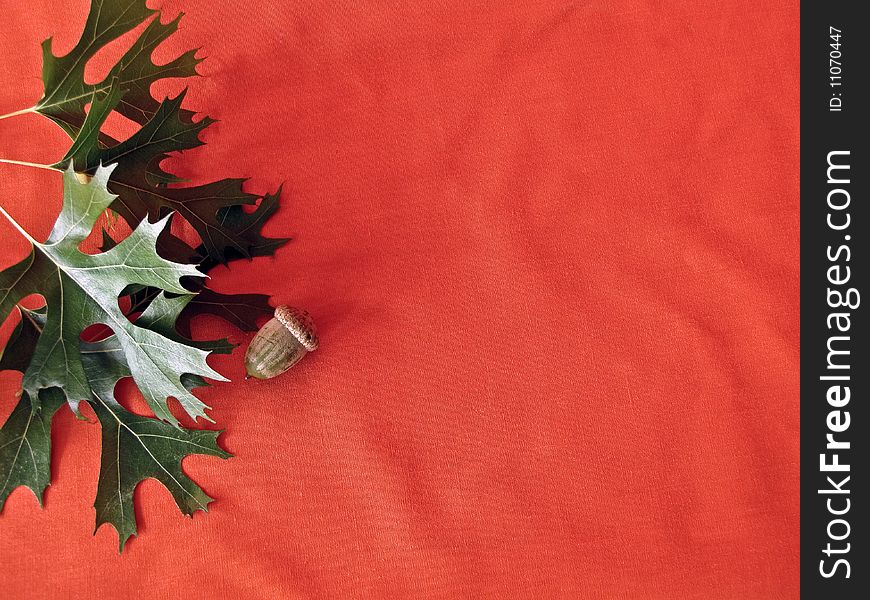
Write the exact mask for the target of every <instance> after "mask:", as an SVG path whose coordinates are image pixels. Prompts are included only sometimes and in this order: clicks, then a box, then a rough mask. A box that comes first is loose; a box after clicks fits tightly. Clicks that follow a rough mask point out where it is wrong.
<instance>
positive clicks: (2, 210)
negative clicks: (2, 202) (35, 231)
mask: <svg viewBox="0 0 870 600" xmlns="http://www.w3.org/2000/svg"><path fill="white" fill-rule="evenodd" d="M0 213H2V214H3V216H4V217H6V220H7V221H9V222H10V223H12V226H13V227H14V228H15V229H17V230H18V233H20V234H21V235H23V236H24V237H25V238H27V240H28V241H30V243H31V244H33V245H34V246H37V245H39V242H37V241H36V240H35V239H33V238H32V237H31V236H30V234H29V233H27V231H25V229H24V228H23V227H22V226H21V225H19V224H18V221H16V220H15V219H13V218H12V215H10V214H9V213H8V212H6V209H5V208H3V207H2V206H0Z"/></svg>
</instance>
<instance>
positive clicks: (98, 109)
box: [56, 80, 287, 263]
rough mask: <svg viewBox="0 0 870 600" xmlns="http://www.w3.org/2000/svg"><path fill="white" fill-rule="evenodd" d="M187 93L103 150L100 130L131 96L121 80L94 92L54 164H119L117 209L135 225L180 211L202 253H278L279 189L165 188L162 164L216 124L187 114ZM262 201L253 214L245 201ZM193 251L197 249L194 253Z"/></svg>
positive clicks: (224, 257)
mask: <svg viewBox="0 0 870 600" xmlns="http://www.w3.org/2000/svg"><path fill="white" fill-rule="evenodd" d="M184 95H185V92H182V93H180V94H179V95H178V96H177V97H175V98H167V99H166V100H164V101H163V102H161V103H160V105H159V107H158V108H157V111H156V113H155V114H154V115H153V117H152V118H150V119H149V120H148V121H147V122H146V123H145V124H144V125H142V127H141V128H140V129H139V130H138V131H137V132H136V133H134V134H133V135H132V136H130V138H128V139H127V140H125V141H123V142H120V143H118V144H116V145H114V146H110V147H108V148H104V147H102V146H101V145H100V144H99V133H100V128H101V127H102V124H103V122H104V121H105V119H106V117H107V116H108V115H109V114H110V113H111V112H112V110H113V108H114V107H115V106H116V105H117V104H118V102H120V101H121V99H122V98H123V97H126V96H125V94H124V93H123V92H122V91H121V89H120V87H119V82H118V81H117V80H116V81H115V82H113V85H112V86H111V88H110V89H109V91H108V92H107V93H106V94H104V95H103V96H101V97H96V96H95V97H94V99H93V104H92V106H91V109H90V111H89V112H88V115H87V118H86V119H85V121H84V124H83V125H82V128H81V132H80V134H79V135H78V136H77V137H76V138H75V140H74V142H73V145H72V147H71V148H70V149H69V151H68V152H67V154H66V156H64V158H63V159H61V161H60V162H59V163H58V164H57V165H56V166H58V167H61V166H66V165H69V164H70V163H72V164H73V165H74V167H75V169H76V170H77V171H79V172H85V173H92V172H93V171H94V170H95V169H96V168H97V167H98V166H99V165H101V164H102V165H116V168H115V169H114V171H113V172H112V177H111V179H110V181H109V190H110V191H111V192H113V193H114V194H117V196H118V199H117V200H115V202H113V203H112V210H114V211H115V212H116V213H118V214H119V215H121V216H122V217H123V218H124V220H125V221H127V223H129V224H130V226H131V227H135V226H136V225H137V224H138V223H140V222H141V221H142V220H144V219H146V218H148V217H151V218H152V219H157V218H160V217H161V216H163V215H164V214H166V213H167V212H170V211H175V212H177V213H178V215H179V216H181V217H182V218H183V219H184V220H186V221H187V222H188V223H190V224H191V226H193V228H194V229H195V230H196V232H197V234H198V235H199V237H200V240H202V249H203V250H204V253H203V256H202V258H208V259H210V260H212V261H214V262H216V263H224V262H227V261H228V260H229V259H231V258H238V257H244V258H251V257H252V256H264V255H270V254H273V253H274V252H275V250H276V249H277V248H278V247H279V246H281V245H282V244H284V243H286V242H287V240H286V239H282V238H275V239H272V238H266V237H264V236H263V235H262V233H261V229H262V227H263V225H264V224H265V222H266V220H267V219H268V218H269V217H271V216H272V214H273V213H274V212H275V211H276V210H277V208H278V199H279V198H280V193H281V190H280V189H279V190H278V192H277V193H276V194H271V195H270V194H267V195H265V196H263V198H262V200H261V201H260V197H259V196H257V195H256V194H251V193H248V192H245V191H244V190H243V189H242V185H243V184H244V182H245V180H244V179H222V180H220V181H214V182H212V183H206V184H203V185H196V186H180V187H179V186H177V185H171V186H170V185H166V183H165V181H166V180H167V178H170V177H172V175H171V174H168V173H165V172H164V171H162V169H160V166H159V165H160V163H161V162H162V161H163V160H164V159H165V158H167V157H168V156H169V154H170V153H171V152H177V151H184V150H188V149H191V148H196V147H197V146H201V145H202V141H201V140H200V139H199V133H200V132H201V131H202V130H203V129H204V128H206V127H208V126H209V125H210V124H211V123H213V120H212V119H209V118H208V117H203V118H202V119H200V120H199V121H197V122H193V121H190V120H187V119H185V118H184V115H183V113H182V109H181V104H182V102H183V100H184ZM258 201H260V203H259V205H257V206H256V207H255V208H254V209H253V210H251V211H250V212H249V211H246V210H244V208H243V206H244V205H248V206H254V205H256V204H257V202H258ZM174 241H175V242H176V243H177V242H178V241H179V240H177V238H176V239H175V240H174ZM182 250H183V249H182ZM182 250H177V249H176V250H175V252H180V251H182ZM185 254H186V253H185ZM190 254H195V252H194V251H193V250H191V251H190ZM172 258H173V259H176V258H177V257H176V256H175V255H173V256H172ZM178 258H180V257H178Z"/></svg>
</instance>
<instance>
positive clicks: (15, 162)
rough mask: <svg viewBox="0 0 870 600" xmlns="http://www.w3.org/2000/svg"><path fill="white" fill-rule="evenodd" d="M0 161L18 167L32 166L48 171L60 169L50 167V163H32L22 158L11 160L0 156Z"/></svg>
mask: <svg viewBox="0 0 870 600" xmlns="http://www.w3.org/2000/svg"><path fill="white" fill-rule="evenodd" d="M0 163H6V164H7V165H18V166H20V167H33V168H34V169H46V170H48V171H60V169H58V168H57V167H52V166H51V165H44V164H42V163H32V162H27V161H24V160H12V159H11V158H0Z"/></svg>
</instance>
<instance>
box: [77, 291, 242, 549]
mask: <svg viewBox="0 0 870 600" xmlns="http://www.w3.org/2000/svg"><path fill="white" fill-rule="evenodd" d="M172 310H175V309H174V308H173V309H172ZM123 356H124V354H123V352H122V348H121V346H120V344H118V339H117V338H116V337H114V336H113V337H110V338H108V339H106V340H103V341H101V342H97V343H95V344H86V345H85V350H84V365H85V372H86V373H87V377H88V381H89V382H90V383H91V386H92V388H93V394H94V399H93V402H92V405H93V407H94V412H95V413H96V414H97V419H99V421H100V425H101V427H102V452H101V458H100V479H99V482H98V484H97V497H96V500H95V501H94V508H95V509H96V512H97V518H96V528H95V530H96V529H99V527H100V526H101V525H103V524H104V523H109V524H110V525H112V527H114V528H115V530H116V531H117V532H118V543H119V550H123V548H124V544H125V543H126V541H127V540H128V539H129V538H130V536H132V535H135V533H136V514H135V510H134V507H133V493H134V491H135V489H136V486H137V485H138V484H139V483H140V482H141V481H142V480H144V479H147V478H154V479H157V480H158V481H160V483H162V484H163V485H164V486H165V487H166V488H167V489H168V490H169V492H170V493H171V494H172V497H173V498H174V499H175V502H176V504H177V505H178V508H179V509H181V511H182V512H183V513H184V514H186V515H192V514H193V513H194V512H196V511H198V510H203V511H208V508H207V507H208V504H209V503H210V502H211V501H212V498H210V497H209V496H208V495H207V494H206V493H205V492H203V491H202V489H201V488H200V487H199V486H198V485H197V484H196V483H194V482H193V481H192V480H191V479H190V478H188V477H187V476H186V475H185V474H184V471H183V470H182V468H181V461H182V460H183V459H184V458H185V457H186V456H189V455H191V454H206V455H211V456H218V457H220V458H228V457H229V456H230V454H229V453H227V452H225V451H223V450H221V448H220V447H218V445H217V438H218V436H219V435H220V434H221V432H220V431H206V430H185V429H179V428H176V427H173V426H171V425H169V424H167V423H163V422H161V421H158V420H156V419H152V418H149V417H143V416H139V415H135V414H133V413H131V412H129V411H128V410H126V409H125V408H124V407H123V406H121V405H120V404H119V403H118V401H117V400H116V399H115V396H114V388H115V384H116V383H117V381H118V380H119V379H121V378H122V377H126V376H129V375H130V371H129V369H128V368H127V365H126V364H125V363H124V361H123Z"/></svg>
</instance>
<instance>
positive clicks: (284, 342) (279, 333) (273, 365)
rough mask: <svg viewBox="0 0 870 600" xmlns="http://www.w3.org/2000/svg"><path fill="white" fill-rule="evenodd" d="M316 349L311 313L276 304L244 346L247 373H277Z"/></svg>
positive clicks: (264, 376)
mask: <svg viewBox="0 0 870 600" xmlns="http://www.w3.org/2000/svg"><path fill="white" fill-rule="evenodd" d="M316 349H317V333H316V331H315V329H314V321H312V320H311V315H309V314H308V313H307V312H305V311H304V310H301V309H298V308H292V307H290V306H279V307H278V308H276V309H275V316H274V318H272V319H270V320H269V322H268V323H266V324H265V325H263V327H261V328H260V331H258V332H257V335H255V336H254V339H252V340H251V344H250V345H249V346H248V351H247V352H246V353H245V368H246V369H247V371H248V377H256V378H257V379H270V378H272V377H277V376H278V375H280V374H281V373H283V372H284V371H286V370H287V369H289V368H290V367H292V366H293V365H295V364H296V363H297V362H299V360H300V359H301V358H302V357H303V356H305V355H306V354H308V353H309V352H311V351H313V350H316Z"/></svg>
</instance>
